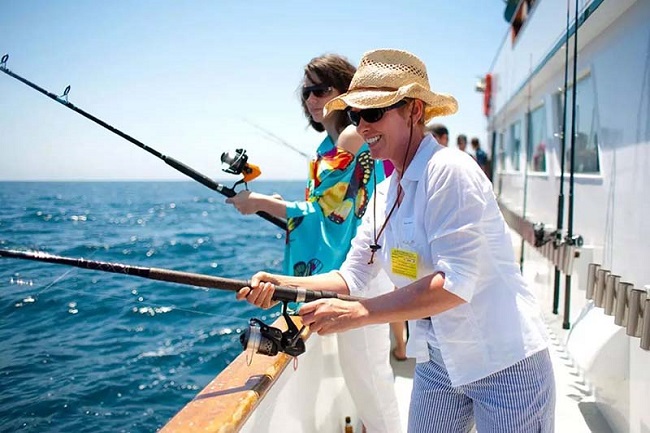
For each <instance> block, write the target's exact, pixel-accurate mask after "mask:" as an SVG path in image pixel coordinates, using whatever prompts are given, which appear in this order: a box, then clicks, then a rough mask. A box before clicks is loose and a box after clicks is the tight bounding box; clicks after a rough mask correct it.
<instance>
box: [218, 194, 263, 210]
mask: <svg viewBox="0 0 650 433" xmlns="http://www.w3.org/2000/svg"><path fill="white" fill-rule="evenodd" d="M262 197H263V195H262V194H258V193H255V192H253V191H249V190H244V191H239V192H238V193H237V195H235V196H233V197H228V198H227V199H226V203H228V204H231V205H233V206H235V209H237V210H238V211H239V213H240V214H242V215H251V214H254V213H255V212H257V211H259V206H258V204H259V203H258V202H259V200H260V199H261V198H262Z"/></svg>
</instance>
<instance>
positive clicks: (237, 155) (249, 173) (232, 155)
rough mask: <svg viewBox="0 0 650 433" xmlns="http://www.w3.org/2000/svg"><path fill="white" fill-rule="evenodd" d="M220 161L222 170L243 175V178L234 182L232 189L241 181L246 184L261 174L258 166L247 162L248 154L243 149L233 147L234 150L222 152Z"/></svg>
mask: <svg viewBox="0 0 650 433" xmlns="http://www.w3.org/2000/svg"><path fill="white" fill-rule="evenodd" d="M221 163H222V164H223V166H224V168H222V170H223V171H225V172H226V173H231V174H237V175H239V174H241V175H243V178H242V179H241V180H239V181H237V182H236V183H235V185H234V186H233V189H234V187H235V186H237V185H240V184H242V183H243V184H244V185H245V186H246V183H247V182H250V181H252V180H253V179H255V178H257V177H258V176H259V175H260V174H262V171H261V170H260V168H259V167H258V166H256V165H253V164H249V163H248V155H246V150H245V149H235V151H234V152H224V153H222V154H221Z"/></svg>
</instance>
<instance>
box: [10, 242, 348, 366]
mask: <svg viewBox="0 0 650 433" xmlns="http://www.w3.org/2000/svg"><path fill="white" fill-rule="evenodd" d="M0 257H6V258H10V259H22V260H33V261H37V262H45V263H55V264H59V265H67V266H73V267H77V268H82V269H90V270H95V271H101V272H110V273H114V274H125V275H132V276H136V277H141V278H147V279H150V280H157V281H166V282H171V283H177V284H183V285H188V286H198V287H205V288H208V289H219V290H228V291H231V292H236V291H239V290H240V289H241V288H243V287H250V281H248V280H234V279H230V278H222V277H214V276H211V275H204V274H196V273H191V272H182V271H174V270H171V269H163V268H146V267H142V266H133V265H126V264H123V263H110V262H102V261H97V260H85V259H82V258H73V257H63V256H57V255H53V254H48V253H45V252H42V251H18V250H7V249H0ZM324 298H336V299H341V300H344V301H358V300H360V299H361V298H357V297H354V296H349V295H342V294H338V293H336V292H330V291H325V290H322V291H321V290H307V289H302V288H292V287H282V286H276V287H275V292H274V293H273V298H272V299H273V300H276V301H281V302H282V316H283V317H284V319H285V321H286V324H287V330H286V331H282V330H280V329H278V328H275V327H272V326H269V325H267V324H266V323H264V322H263V321H261V320H259V319H256V318H252V319H250V322H249V326H248V329H247V330H246V331H244V332H243V333H242V335H241V336H240V338H239V340H240V342H241V344H242V347H243V349H244V351H246V354H247V360H248V363H249V365H250V363H251V362H252V359H253V356H254V355H256V354H263V355H268V356H275V355H277V354H278V352H284V353H286V354H288V355H291V356H298V355H300V354H302V353H304V352H305V342H304V340H303V339H302V338H300V337H301V335H302V334H303V331H304V329H305V326H304V325H303V327H302V328H301V329H298V327H297V326H296V325H295V323H294V322H293V320H292V319H291V317H290V316H289V314H288V309H287V304H288V302H311V301H315V300H316V299H324Z"/></svg>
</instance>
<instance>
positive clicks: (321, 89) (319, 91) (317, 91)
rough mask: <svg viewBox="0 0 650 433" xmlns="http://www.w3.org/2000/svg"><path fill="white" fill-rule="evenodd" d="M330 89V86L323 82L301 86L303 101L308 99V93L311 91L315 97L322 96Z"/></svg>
mask: <svg viewBox="0 0 650 433" xmlns="http://www.w3.org/2000/svg"><path fill="white" fill-rule="evenodd" d="M331 91H332V87H331V86H327V85H325V84H316V85H314V86H305V87H303V88H302V99H304V100H305V101H306V100H307V99H309V94H310V93H313V94H314V96H315V97H317V98H322V97H323V96H325V95H327V94H328V93H329V92H331Z"/></svg>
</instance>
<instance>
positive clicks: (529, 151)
mask: <svg viewBox="0 0 650 433" xmlns="http://www.w3.org/2000/svg"><path fill="white" fill-rule="evenodd" d="M538 113H541V115H542V124H541V126H540V127H539V131H534V132H539V134H540V135H541V136H540V140H541V143H540V144H544V148H543V153H542V155H543V163H544V169H543V170H538V169H537V168H536V167H535V166H534V163H533V161H534V158H535V152H533V141H534V136H533V135H534V132H533V130H532V129H531V128H532V127H533V124H534V123H533V116H534V115H536V114H538ZM526 117H527V122H526V128H527V129H526V164H527V170H528V173H529V174H536V175H539V174H548V171H549V158H548V152H549V137H548V122H547V117H548V116H547V110H546V102H545V101H544V100H543V99H542V100H541V101H539V103H538V104H537V105H536V106H534V107H533V108H531V109H530V115H527V116H526Z"/></svg>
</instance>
